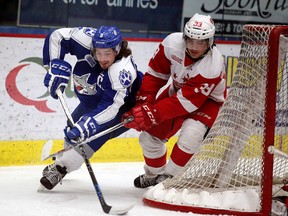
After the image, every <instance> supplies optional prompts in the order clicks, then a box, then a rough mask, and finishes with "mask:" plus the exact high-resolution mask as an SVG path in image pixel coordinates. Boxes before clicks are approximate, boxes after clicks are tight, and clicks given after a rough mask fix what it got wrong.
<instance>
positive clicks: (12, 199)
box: [0, 162, 197, 216]
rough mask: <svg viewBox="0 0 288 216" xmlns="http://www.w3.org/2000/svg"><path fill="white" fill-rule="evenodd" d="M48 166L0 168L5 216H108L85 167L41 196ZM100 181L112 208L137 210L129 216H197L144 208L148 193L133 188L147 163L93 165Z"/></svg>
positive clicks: (0, 206) (0, 204)
mask: <svg viewBox="0 0 288 216" xmlns="http://www.w3.org/2000/svg"><path fill="white" fill-rule="evenodd" d="M44 167H45V166H17V167H13V166H11V167H0V215H3V216H8V215H9V216H90V215H91V216H92V215H93V216H96V215H97V216H104V215H107V214H105V213H104V212H103V211H102V208H101V205H100V203H99V200H98V197H97V195H96V192H95V189H94V186H93V183H92V181H91V178H90V176H89V173H88V171H87V169H86V166H85V164H84V165H83V166H82V167H81V168H80V169H79V170H77V171H75V172H73V173H70V174H68V175H67V176H66V177H65V178H64V180H63V183H62V185H57V186H56V187H55V188H54V189H53V190H51V191H45V192H42V193H38V192H37V190H38V188H39V185H40V183H39V179H40V177H41V173H42V170H43V168H44ZM92 167H93V170H94V173H95V176H96V178H97V181H98V183H99V185H100V187H101V189H102V192H103V194H104V198H105V201H106V202H107V204H108V205H112V206H115V207H116V206H117V207H121V206H124V208H125V207H127V206H129V205H131V204H135V206H134V207H133V208H132V209H131V210H130V211H129V212H128V213H127V214H126V215H127V216H192V215H193V216H194V215H197V214H192V213H181V212H175V211H168V210H163V209H157V208H152V207H149V206H145V205H143V202H142V195H143V194H144V193H145V191H146V190H147V189H138V188H135V187H134V186H133V180H134V178H135V177H137V176H138V175H140V174H143V163H142V162H135V163H93V164H92Z"/></svg>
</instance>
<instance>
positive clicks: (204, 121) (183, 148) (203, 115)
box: [165, 99, 220, 176]
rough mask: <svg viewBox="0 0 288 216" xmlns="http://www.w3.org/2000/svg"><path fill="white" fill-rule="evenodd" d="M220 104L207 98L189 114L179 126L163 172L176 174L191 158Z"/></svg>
mask: <svg viewBox="0 0 288 216" xmlns="http://www.w3.org/2000/svg"><path fill="white" fill-rule="evenodd" d="M219 108H220V104H218V103H217V102H215V101H213V100H210V99H208V100H207V101H206V102H205V103H204V104H203V105H202V106H201V107H200V108H199V109H198V110H197V111H196V112H193V113H191V114H190V116H189V118H187V119H186V120H185V121H184V122H183V125H182V127H181V131H180V134H179V138H178V141H177V143H175V145H174V147H173V149H172V152H171V155H170V159H169V162H168V163H167V165H166V167H165V173H167V174H169V175H172V176H174V175H176V174H177V173H178V172H180V170H181V169H182V168H183V167H184V166H185V165H186V163H187V162H188V161H189V160H190V159H191V157H192V156H193V154H194V153H195V152H196V151H197V149H198V148H199V147H200V145H201V143H202V141H203V139H204V137H205V135H206V134H207V132H208V130H209V128H211V127H212V125H213V123H214V121H215V119H216V117H217V115H218V111H219Z"/></svg>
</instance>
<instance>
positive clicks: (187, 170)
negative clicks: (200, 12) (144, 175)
mask: <svg viewBox="0 0 288 216" xmlns="http://www.w3.org/2000/svg"><path fill="white" fill-rule="evenodd" d="M287 70H288V26H271V25H245V26H244V28H243V34H242V42H241V50H240V56H239V59H238V65H237V70H236V72H235V74H234V76H233V80H232V83H231V87H230V89H229V92H228V96H227V99H226V101H225V102H224V104H223V107H222V109H221V110H220V112H219V115H218V117H217V119H216V121H215V123H214V125H213V127H212V128H211V130H210V131H209V133H208V135H207V136H206V138H205V140H204V141H203V143H202V145H201V147H200V148H199V150H198V151H197V152H196V153H195V154H194V156H193V157H192V158H191V160H190V161H189V163H188V164H187V165H186V166H185V167H184V169H183V170H182V171H181V172H180V173H179V174H178V175H177V176H174V177H173V178H172V179H167V180H166V181H164V182H162V183H160V184H158V185H156V186H155V187H153V188H151V189H149V190H148V191H147V192H146V193H145V194H144V199H143V201H144V203H145V204H147V205H150V206H153V207H157V208H164V209H169V210H175V211H182V212H193V213H199V214H225V215H270V212H271V200H272V196H274V195H275V194H276V193H277V191H278V189H279V188H281V187H282V186H283V185H284V184H285V183H286V181H288V159H287V158H285V156H286V154H288V71H287ZM269 146H274V147H275V148H276V150H280V151H281V152H284V156H283V155H282V156H280V155H279V154H270V153H269V152H268V147H269ZM248 212H249V213H248Z"/></svg>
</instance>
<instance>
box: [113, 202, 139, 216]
mask: <svg viewBox="0 0 288 216" xmlns="http://www.w3.org/2000/svg"><path fill="white" fill-rule="evenodd" d="M134 205H135V204H130V205H129V206H126V207H125V206H112V207H111V209H110V211H109V214H112V215H125V214H126V213H127V212H128V211H129V210H130V209H132V208H133V207H134Z"/></svg>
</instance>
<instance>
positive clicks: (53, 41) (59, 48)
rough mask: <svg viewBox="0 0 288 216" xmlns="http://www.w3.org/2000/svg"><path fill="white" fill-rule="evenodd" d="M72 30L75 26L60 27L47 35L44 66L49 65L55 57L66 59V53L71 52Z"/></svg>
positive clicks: (44, 48)
mask: <svg viewBox="0 0 288 216" xmlns="http://www.w3.org/2000/svg"><path fill="white" fill-rule="evenodd" d="M72 32H73V28H60V29H56V30H55V31H53V32H51V33H50V34H48V35H47V36H46V38H45V40H44V46H43V65H44V66H46V67H49V66H50V62H51V61H52V60H53V59H61V60H64V57H65V55H66V54H67V53H69V52H70V44H69V43H70V38H71V35H72Z"/></svg>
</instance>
